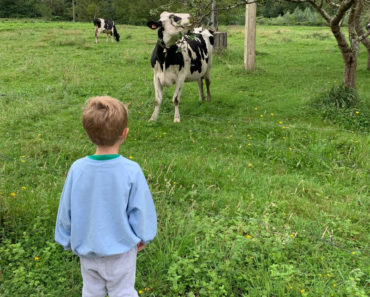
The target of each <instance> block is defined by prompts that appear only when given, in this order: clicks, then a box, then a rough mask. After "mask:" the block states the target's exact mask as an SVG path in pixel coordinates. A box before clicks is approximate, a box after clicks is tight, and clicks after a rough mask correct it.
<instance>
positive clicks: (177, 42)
mask: <svg viewBox="0 0 370 297" xmlns="http://www.w3.org/2000/svg"><path fill="white" fill-rule="evenodd" d="M147 26H148V27H149V28H151V29H153V30H155V29H158V41H157V44H156V46H155V48H154V50H153V54H152V59H151V64H152V67H153V69H154V89H155V108H154V112H153V114H152V117H151V118H150V120H151V121H155V120H156V119H157V117H158V112H159V108H160V105H161V103H162V97H163V87H169V86H171V85H173V84H175V85H176V90H175V94H174V95H173V99H172V101H173V103H174V105H175V117H174V122H175V123H176V122H180V113H179V103H180V97H181V92H182V88H183V86H184V82H188V81H197V82H198V86H199V95H200V100H201V101H203V100H204V94H203V79H204V80H205V81H206V86H207V101H210V100H211V94H210V89H209V87H210V84H211V79H210V70H211V65H212V51H213V43H214V39H213V32H212V31H208V30H198V31H197V33H194V32H191V31H192V30H193V24H192V20H191V15H190V14H187V13H170V12H163V13H162V14H161V16H160V20H159V21H150V22H148V23H147Z"/></svg>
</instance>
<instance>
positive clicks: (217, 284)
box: [0, 21, 370, 297]
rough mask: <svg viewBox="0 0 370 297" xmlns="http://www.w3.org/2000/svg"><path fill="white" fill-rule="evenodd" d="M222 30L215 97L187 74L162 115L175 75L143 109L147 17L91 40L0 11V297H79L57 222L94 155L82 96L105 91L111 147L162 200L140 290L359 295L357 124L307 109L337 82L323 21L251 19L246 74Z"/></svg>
mask: <svg viewBox="0 0 370 297" xmlns="http://www.w3.org/2000/svg"><path fill="white" fill-rule="evenodd" d="M223 29H224V30H227V31H228V34H229V48H228V50H227V51H226V52H223V53H221V54H219V55H217V56H215V59H214V65H213V69H212V77H213V81H212V85H211V90H212V94H213V98H212V99H213V100H212V102H210V103H208V102H202V103H199V101H198V91H197V86H196V84H194V83H193V84H190V83H189V84H186V85H185V87H184V92H183V96H182V101H181V104H180V113H181V116H182V122H181V123H180V124H174V123H173V122H172V119H173V111H174V110H173V109H174V108H173V105H172V102H171V96H172V92H173V88H172V89H166V91H165V95H164V102H163V107H162V109H161V112H160V115H159V119H158V121H157V122H155V123H149V122H147V120H148V119H149V117H150V115H151V113H152V110H153V108H154V91H153V85H152V70H151V68H150V56H151V51H152V49H153V47H154V44H155V37H156V36H155V33H153V32H152V31H150V30H148V29H147V28H144V27H135V26H119V27H118V32H119V33H120V34H121V42H120V43H113V44H112V43H105V42H103V41H102V42H101V43H100V44H98V45H95V44H94V35H93V30H94V29H93V28H92V26H91V24H84V23H76V24H72V23H48V22H41V21H40V22H33V23H24V22H20V21H13V22H0V52H1V55H0V64H1V68H2V71H1V72H0V81H1V82H3V83H2V84H0V95H1V96H0V138H1V140H0V162H1V163H0V164H1V166H0V295H1V296H17V297H18V296H53V297H55V296H58V297H59V296H80V291H81V277H80V272H79V263H78V259H77V258H76V257H75V256H73V255H71V254H70V253H69V252H66V251H63V250H62V248H61V247H59V246H57V245H56V244H55V243H54V241H53V228H54V223H55V217H56V212H57V207H58V202H59V196H60V193H61V190H62V187H63V183H64V179H65V176H66V172H67V170H68V168H69V166H70V165H71V163H72V162H73V161H74V160H76V159H77V158H80V157H83V156H86V155H89V154H93V153H94V147H93V145H91V144H90V142H89V141H88V139H87V137H86V136H85V133H84V131H83V129H82V127H81V124H80V117H81V107H82V105H83V103H84V102H85V100H86V99H87V98H88V97H90V96H94V95H101V94H108V95H111V96H113V97H116V98H119V99H120V100H122V101H124V102H125V103H129V104H130V119H129V127H130V134H129V137H128V139H127V141H126V143H125V144H124V145H123V146H122V148H121V151H120V152H121V154H123V155H124V156H132V157H133V160H135V161H137V162H138V163H139V164H140V165H141V166H142V168H143V170H144V172H145V175H146V177H147V179H148V183H149V186H150V188H151V191H152V194H153V198H154V200H155V204H156V208H157V212H158V236H157V238H156V239H155V240H154V241H153V242H152V243H151V244H150V245H149V246H148V247H147V248H146V249H145V250H144V251H143V252H141V253H140V254H139V257H138V272H137V289H138V290H141V291H142V294H141V296H256V297H261V296H367V294H368V281H367V279H368V277H367V275H368V273H369V265H368V264H369V261H368V260H369V258H368V252H369V251H368V243H369V241H368V232H367V230H368V222H369V221H368V214H369V188H368V171H369V158H368V156H369V144H370V139H369V136H368V132H369V131H368V128H366V127H363V126H362V128H361V129H355V128H356V127H351V126H345V125H343V123H342V122H336V121H328V120H327V119H326V118H322V114H321V113H320V112H313V111H312V108H311V105H312V101H313V100H315V98H317V97H318V96H319V94H322V93H324V92H326V93H327V92H328V90H330V88H331V87H332V86H333V85H337V84H339V82H341V80H342V70H343V65H342V61H341V56H340V53H339V52H338V50H337V49H336V45H335V41H334V40H333V38H332V37H331V35H330V33H329V32H328V31H327V29H326V28H322V27H313V28H312V27H311V28H308V27H283V28H279V27H269V26H258V31H257V50H258V52H257V70H256V71H255V72H245V71H244V70H243V65H242V61H243V52H242V51H243V44H244V40H243V38H244V34H243V29H242V27H238V26H233V27H225V28H223ZM318 36H319V37H322V36H327V38H318ZM366 58H367V57H366V53H365V52H364V51H362V50H361V52H360V56H359V66H358V80H357V84H358V95H359V97H360V98H361V100H362V101H363V102H369V99H370V97H369V96H370V95H369V94H370V85H369V84H368V79H369V73H368V72H367V71H366ZM358 108H359V109H358V111H359V112H360V114H362V113H363V110H362V109H361V108H362V107H358Z"/></svg>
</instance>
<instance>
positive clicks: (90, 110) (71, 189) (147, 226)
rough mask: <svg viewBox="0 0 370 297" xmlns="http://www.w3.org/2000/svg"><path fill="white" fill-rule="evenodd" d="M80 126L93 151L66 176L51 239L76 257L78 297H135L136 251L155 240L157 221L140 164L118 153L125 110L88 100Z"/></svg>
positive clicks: (103, 99)
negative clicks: (79, 284)
mask: <svg viewBox="0 0 370 297" xmlns="http://www.w3.org/2000/svg"><path fill="white" fill-rule="evenodd" d="M82 124H83V127H84V129H85V131H86V133H87V135H88V136H89V138H90V140H91V141H92V142H93V143H94V144H96V152H95V155H92V156H87V157H84V158H82V159H79V160H77V161H75V162H74V163H73V164H72V166H71V168H70V170H69V172H68V176H67V179H66V182H65V185H64V188H63V192H62V195H61V198H60V204H59V210H58V216H57V221H56V227H55V240H56V242H58V243H59V244H60V245H62V246H63V247H64V248H65V249H71V250H72V251H73V253H75V254H76V255H78V256H79V257H80V262H81V274H82V278H83V289H82V296H83V297H105V296H106V294H108V295H109V296H110V297H123V296H125V297H129V296H130V297H131V296H135V297H137V296H138V294H137V292H136V290H135V289H134V284H135V273H136V255H137V251H140V250H142V249H143V248H144V247H145V246H146V244H148V242H149V241H151V240H152V239H153V238H154V237H155V235H156V230H157V218H156V212H155V208H154V204H153V200H152V197H151V194H150V191H149V187H148V185H147V182H146V180H145V177H144V174H143V172H142V170H141V168H140V166H139V165H138V164H137V163H135V162H133V161H131V160H128V159H126V158H124V157H122V156H120V155H119V154H118V151H119V147H120V145H121V144H122V143H123V142H124V141H125V139H126V137H127V134H128V131H129V129H128V128H127V109H126V107H125V106H124V105H123V104H122V102H120V101H118V100H116V99H114V98H111V97H108V96H102V97H93V98H90V99H89V100H88V101H87V102H86V106H85V108H84V110H83V115H82Z"/></svg>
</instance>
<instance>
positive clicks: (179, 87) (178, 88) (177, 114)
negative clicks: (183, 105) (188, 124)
mask: <svg viewBox="0 0 370 297" xmlns="http://www.w3.org/2000/svg"><path fill="white" fill-rule="evenodd" d="M183 86H184V80H180V79H179V80H178V81H177V83H176V90H175V94H174V95H173V98H172V101H173V104H174V105H175V117H174V119H173V122H174V123H180V111H179V104H180V97H181V93H182V88H183Z"/></svg>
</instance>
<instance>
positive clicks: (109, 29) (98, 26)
mask: <svg viewBox="0 0 370 297" xmlns="http://www.w3.org/2000/svg"><path fill="white" fill-rule="evenodd" d="M94 26H95V42H96V43H98V42H99V40H98V38H99V35H100V33H107V40H106V41H108V38H109V35H110V36H111V40H112V42H113V36H114V38H115V39H116V40H117V42H118V41H119V34H118V32H117V29H116V26H115V24H114V22H113V21H111V20H105V19H94Z"/></svg>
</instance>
